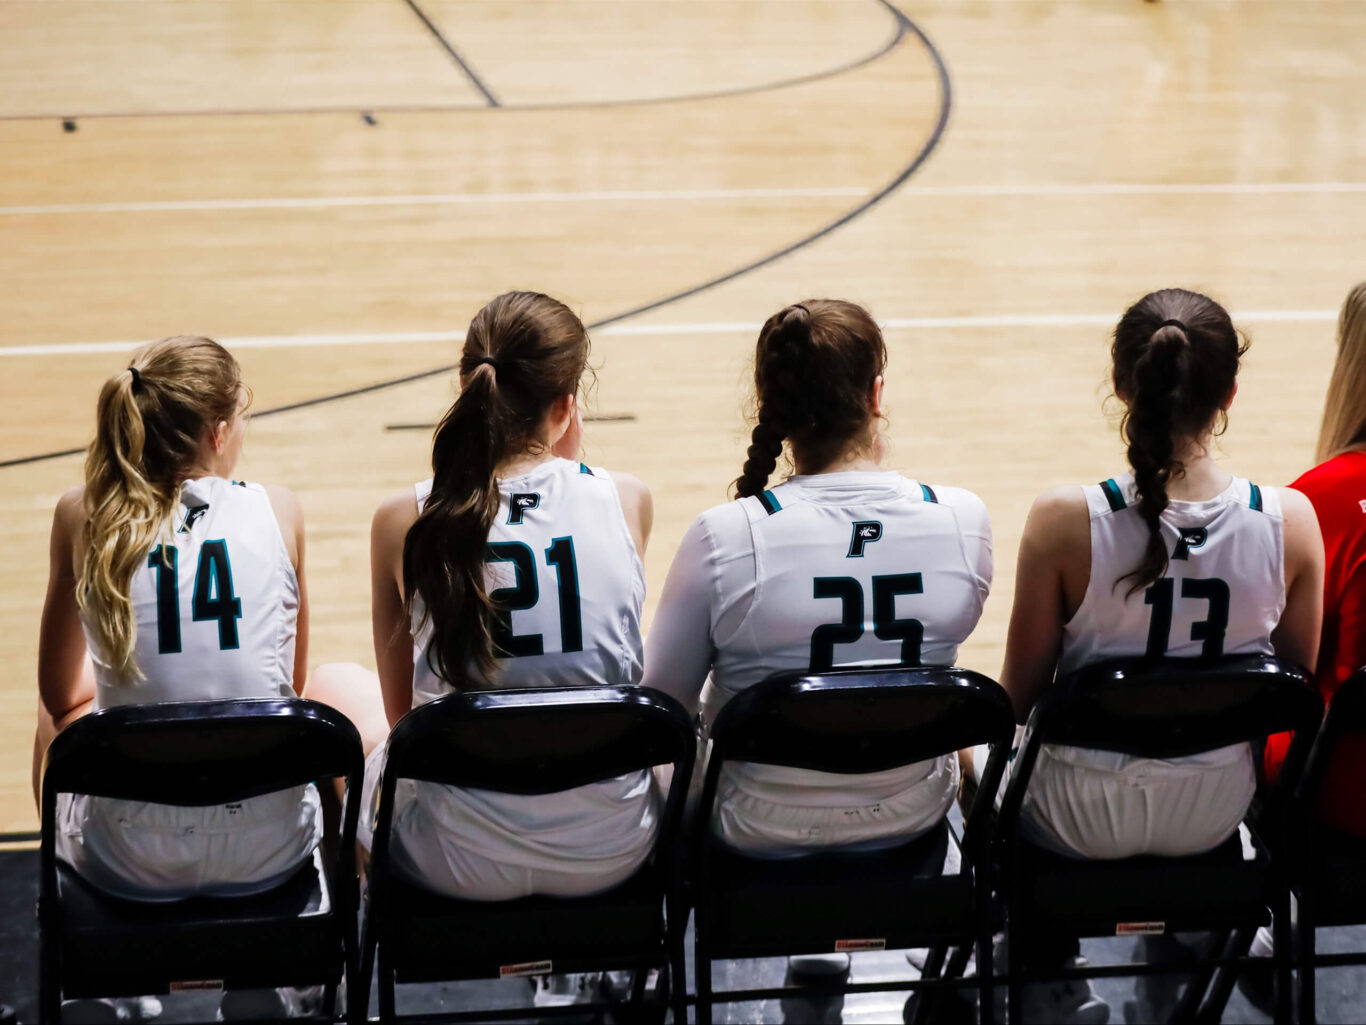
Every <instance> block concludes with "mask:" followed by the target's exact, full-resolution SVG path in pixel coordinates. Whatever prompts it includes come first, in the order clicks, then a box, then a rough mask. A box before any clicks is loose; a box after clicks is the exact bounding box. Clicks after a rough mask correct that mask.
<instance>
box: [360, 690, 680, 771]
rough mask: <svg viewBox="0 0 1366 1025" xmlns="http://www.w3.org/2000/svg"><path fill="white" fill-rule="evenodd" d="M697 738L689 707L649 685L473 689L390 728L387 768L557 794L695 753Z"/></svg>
mask: <svg viewBox="0 0 1366 1025" xmlns="http://www.w3.org/2000/svg"><path fill="white" fill-rule="evenodd" d="M692 744H693V729H692V721H691V719H690V718H689V717H688V714H687V713H686V712H684V711H683V709H682V707H681V706H680V705H679V704H678V703H677V702H676V701H674V700H673V699H672V698H670V697H669V696H668V695H666V694H661V693H659V692H657V691H653V690H647V689H645V688H642V687H591V688H563V687H561V688H544V689H535V690H489V691H474V692H467V693H463V694H448V695H446V696H444V697H441V698H438V699H437V700H435V701H431V702H429V703H427V704H425V705H422V706H421V707H419V708H415V709H413V711H411V712H409V713H408V714H407V715H406V716H404V717H403V720H402V721H401V722H400V723H399V724H398V725H397V726H395V727H394V731H393V733H392V734H391V735H390V738H389V750H388V761H387V762H386V765H385V777H386V781H388V780H390V779H418V780H427V781H429V782H433V783H445V784H449V785H451V786H460V787H476V788H479V789H482V790H494V791H498V792H501V793H508V794H548V793H555V792H557V791H561V790H569V789H571V788H573V787H578V786H583V785H585V784H588V783H594V782H597V781H599V780H604V779H610V778H612V777H614V776H620V775H623V774H625V773H627V772H632V771H635V770H639V769H643V768H648V767H650V766H653V765H669V764H677V763H680V762H681V761H683V760H684V759H685V757H686V760H687V761H688V762H689V763H691V752H692ZM386 790H387V787H386Z"/></svg>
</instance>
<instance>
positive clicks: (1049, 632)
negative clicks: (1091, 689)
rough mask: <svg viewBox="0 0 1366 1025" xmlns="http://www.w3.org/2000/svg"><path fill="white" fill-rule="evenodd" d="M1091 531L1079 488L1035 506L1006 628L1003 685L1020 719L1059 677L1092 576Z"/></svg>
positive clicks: (1051, 494)
mask: <svg viewBox="0 0 1366 1025" xmlns="http://www.w3.org/2000/svg"><path fill="white" fill-rule="evenodd" d="M1090 564H1091V534H1090V517H1089V514H1088V513H1087V510H1086V498H1085V496H1084V494H1083V493H1082V491H1081V490H1080V489H1079V488H1060V489H1058V490H1056V491H1050V492H1048V493H1047V494H1044V495H1040V496H1039V497H1038V498H1037V499H1036V500H1035V502H1034V506H1033V508H1031V509H1030V510H1029V518H1028V519H1027V520H1026V521H1025V527H1024V534H1023V536H1022V537H1021V539H1020V555H1019V560H1018V562H1017V564H1016V568H1015V601H1014V604H1013V605H1012V606H1011V609H1010V629H1009V631H1008V633H1007V634H1006V656H1005V665H1004V666H1003V667H1002V669H1001V686H1002V687H1003V688H1004V689H1005V692H1006V693H1007V694H1008V695H1010V702H1011V704H1012V705H1013V706H1014V708H1015V718H1016V721H1017V722H1024V721H1025V720H1026V719H1027V718H1028V717H1029V711H1030V709H1031V708H1033V707H1034V702H1036V701H1037V700H1038V699H1039V696H1040V695H1041V694H1043V692H1044V690H1045V689H1046V688H1047V687H1048V685H1049V684H1051V683H1052V682H1053V675H1054V673H1055V672H1056V671H1057V666H1058V654H1059V652H1060V651H1061V648H1062V628H1063V625H1064V624H1065V623H1066V622H1067V621H1068V619H1070V618H1071V617H1072V614H1073V613H1075V612H1076V609H1077V606H1078V605H1080V604H1081V597H1082V595H1084V594H1085V593H1086V580H1087V578H1089V576H1090Z"/></svg>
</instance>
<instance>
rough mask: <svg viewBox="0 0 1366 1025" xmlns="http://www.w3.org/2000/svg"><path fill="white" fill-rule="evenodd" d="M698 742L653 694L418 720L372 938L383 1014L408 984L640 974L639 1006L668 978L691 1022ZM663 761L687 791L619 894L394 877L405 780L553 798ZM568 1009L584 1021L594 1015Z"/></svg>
mask: <svg viewBox="0 0 1366 1025" xmlns="http://www.w3.org/2000/svg"><path fill="white" fill-rule="evenodd" d="M696 743H697V741H696V733H695V731H694V729H693V723H692V720H691V718H690V717H689V716H688V714H687V713H686V712H684V711H683V709H682V707H681V706H679V704H678V703H677V702H676V701H674V700H673V699H672V698H670V697H669V696H668V695H666V694H661V693H658V692H657V691H653V690H647V689H645V688H641V687H601V688H572V689H566V688H553V689H551V688H547V689H537V690H498V691H477V692H471V693H465V694H451V695H448V696H446V697H442V698H439V699H437V700H436V701H432V702H430V703H429V704H426V705H423V706H421V707H420V708H415V709H414V710H413V711H411V712H410V713H408V714H407V715H406V716H404V717H403V720H402V721H401V722H399V724H398V725H397V726H395V727H394V730H393V732H392V733H391V734H390V736H389V750H388V760H387V762H386V765H385V769H384V782H383V786H382V788H381V793H380V799H379V815H378V821H377V822H376V825H375V840H374V847H373V850H372V851H371V861H370V870H369V898H368V908H367V916H366V923H365V929H364V933H363V939H362V949H363V951H364V963H363V965H362V969H361V975H362V978H364V979H365V980H369V978H370V965H371V963H372V961H373V959H374V958H375V957H376V956H377V957H378V963H379V976H378V984H379V1014H380V1020H381V1021H384V1022H389V1021H394V1020H395V986H396V984H399V983H411V982H435V981H440V980H457V979H480V978H490V977H491V978H499V977H507V976H515V975H545V974H550V973H552V972H553V973H556V974H559V973H565V972H597V971H617V970H629V971H634V972H635V973H636V981H635V985H634V987H633V991H632V994H631V1002H632V1003H633V1004H639V1003H640V1002H641V1001H642V1000H643V998H644V995H645V989H646V979H647V977H648V973H650V972H651V970H658V971H659V972H660V975H659V978H660V981H661V986H660V988H659V992H660V993H661V994H662V993H666V992H669V990H670V987H671V988H672V997H671V999H672V1002H673V1006H674V1020H675V1021H679V1022H682V1021H685V1020H686V1018H685V1017H684V1003H683V1000H684V996H683V989H684V979H685V975H684V961H683V935H684V930H685V929H686V927H687V911H686V905H685V902H684V899H683V891H682V888H683V879H682V871H683V865H682V859H681V857H680V856H679V852H678V846H679V845H678V843H677V839H678V835H679V827H680V823H681V820H682V814H683V804H684V800H685V798H686V795H687V789H688V780H689V778H690V776H691V773H692V764H693V756H694V753H695V750H696ZM656 765H671V766H672V767H673V784H672V786H670V788H669V794H668V798H667V800H666V801H665V803H664V807H663V811H662V812H661V814H660V817H659V827H658V831H657V833H656V835H655V841H654V848H653V851H652V852H651V855H650V857H649V859H648V860H647V861H646V862H645V864H644V865H643V866H642V867H641V868H640V870H639V871H637V872H636V873H635V874H634V875H633V876H632V877H631V878H630V879H628V880H626V881H625V882H624V883H621V884H620V885H618V886H616V887H614V888H612V889H611V890H608V891H607V892H605V893H599V894H595V895H592V896H588V897H546V896H532V897H524V898H520V899H517V900H506V901H479V900H456V899H453V898H450V897H445V896H440V895H437V894H434V893H432V892H431V891H430V890H427V889H426V888H424V887H423V886H421V885H420V884H417V883H414V882H412V881H410V880H408V879H406V878H404V877H403V876H401V875H400V874H398V873H396V872H395V871H394V868H393V863H392V858H391V852H390V843H391V841H390V836H389V833H390V828H391V826H392V822H393V813H394V791H395V787H396V785H397V782H398V781H399V780H400V779H413V780H425V781H428V782H431V783H443V784H446V785H449V786H458V787H466V788H477V789H481V790H493V791H497V792H499V793H506V794H550V793H557V792H560V791H564V790H569V789H572V788H574V787H580V786H584V785H586V784H589V783H595V782H598V781H600V780H605V779H610V778H613V777H616V776H621V775H625V774H626V773H630V772H637V771H641V770H645V771H649V770H650V769H651V767H653V766H656ZM362 999H364V996H363V995H362ZM637 1009H639V1008H637ZM546 1010H547V1009H544V1008H538V1009H537V1012H536V1013H537V1014H538V1015H543V1014H544V1013H545V1011H546ZM561 1010H565V1011H568V1012H579V1013H582V1011H583V1007H582V1005H580V1006H576V1007H570V1008H562V1009H561ZM659 1013H660V1016H661V1017H662V1014H663V1008H662V1007H661V1008H659ZM526 1015H527V1008H525V1007H513V1008H502V1009H498V1010H484V1011H478V1010H471V1011H465V1012H457V1013H452V1014H446V1015H441V1016H439V1018H438V1019H433V1018H432V1016H430V1015H423V1020H424V1021H431V1020H442V1021H469V1020H480V1021H490V1020H500V1019H506V1018H519V1017H520V1018H525V1017H526Z"/></svg>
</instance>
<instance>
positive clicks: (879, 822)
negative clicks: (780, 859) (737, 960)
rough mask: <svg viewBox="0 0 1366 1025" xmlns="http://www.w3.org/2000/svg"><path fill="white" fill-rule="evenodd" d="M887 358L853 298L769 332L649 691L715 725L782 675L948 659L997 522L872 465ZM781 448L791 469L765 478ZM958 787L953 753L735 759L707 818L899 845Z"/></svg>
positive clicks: (728, 836) (972, 606) (796, 309)
mask: <svg viewBox="0 0 1366 1025" xmlns="http://www.w3.org/2000/svg"><path fill="white" fill-rule="evenodd" d="M886 362H887V350H886V346H885V345H884V343H883V340H882V333H881V331H880V330H879V329H878V326H877V323H876V322H875V321H874V320H873V319H872V317H871V316H869V314H868V312H867V311H866V310H864V309H863V308H862V307H859V306H856V305H854V304H853V303H847V302H840V301H835V300H810V301H807V302H804V303H799V304H797V305H795V306H789V307H788V308H786V309H784V310H782V311H781V312H779V313H777V314H775V315H774V316H773V317H770V318H769V320H768V322H767V323H766V324H764V327H763V330H762V331H761V332H760V335H759V342H758V348H757V351H756V354H755V368H754V384H755V392H756V395H757V399H758V422H757V423H756V425H755V427H754V433H753V443H752V444H751V445H750V448H749V455H748V459H747V461H746V462H745V467H744V473H743V474H742V475H741V477H740V478H739V479H738V480H737V481H736V482H735V490H736V493H737V498H738V500H737V501H734V502H730V503H728V504H726V505H720V506H717V507H716V508H714V509H710V510H708V511H707V512H705V513H703V514H702V515H701V516H699V517H698V519H697V520H696V521H695V522H694V523H693V525H692V527H691V528H689V530H688V532H687V534H686V535H685V536H684V538H683V542H682V544H681V545H680V547H679V550H678V554H677V555H676V556H675V557H674V561H673V565H672V566H671V567H670V569H669V576H668V580H667V581H666V583H665V585H664V592H663V595H662V597H661V599H660V603H659V609H658V612H657V613H656V615H655V620H654V626H653V628H652V630H651V631H650V636H649V639H648V642H647V645H646V658H645V683H646V685H647V686H651V687H655V688H658V689H659V690H663V691H666V692H668V693H671V694H672V695H674V697H676V698H678V699H679V700H680V701H682V702H683V703H684V704H685V705H686V706H689V707H698V706H699V705H701V706H702V707H703V713H704V719H705V720H706V721H707V722H710V721H711V720H712V718H713V717H714V716H715V713H716V711H717V710H718V709H719V708H720V707H721V706H722V705H724V704H725V702H726V701H727V700H729V699H730V698H731V697H733V696H735V695H736V694H737V693H739V692H740V691H742V690H744V689H745V688H746V687H751V686H753V685H754V684H756V683H758V682H760V681H761V680H764V679H766V678H767V677H769V676H771V675H773V674H774V673H777V672H781V671H783V670H792V669H800V670H811V671H813V672H820V671H822V670H828V669H831V668H833V667H835V666H850V665H878V664H881V665H905V666H915V665H952V664H953V662H954V659H955V658H956V657H957V654H958V646H959V645H960V644H961V643H962V642H963V640H964V639H965V638H966V637H967V636H968V634H969V633H971V632H972V629H973V627H974V626H975V625H976V624H977V620H978V617H979V616H980V615H981V612H982V604H983V602H984V601H985V599H986V596H987V590H988V588H989V587H990V583H991V571H992V563H991V529H990V525H989V523H988V520H987V514H986V509H985V508H984V507H983V505H982V502H981V501H980V500H979V499H978V498H977V496H976V495H973V494H972V493H970V492H967V491H963V490H961V489H959V488H950V487H941V486H939V485H933V486H930V485H924V484H920V483H918V482H916V481H914V480H908V479H907V478H905V477H903V476H901V475H900V474H898V473H895V472H890V471H884V470H881V469H880V468H879V462H880V459H881V456H882V451H883V442H882V439H881V437H880V435H879V432H878V427H879V424H880V422H881V417H882V384H883V379H882V373H883V369H884V367H885V366H886ZM784 441H788V442H790V444H791V450H792V462H793V465H794V468H795V470H796V474H795V475H794V476H791V477H788V478H787V479H786V480H785V481H784V482H782V483H780V484H777V485H775V486H774V487H772V488H769V486H768V479H769V477H770V475H771V474H772V473H773V470H774V469H775V467H776V465H777V461H778V458H779V457H780V456H781V455H782V452H783V443H784ZM708 673H710V686H709V687H708V688H707V691H706V697H705V698H703V697H702V696H701V695H702V692H703V683H704V681H706V680H707V678H708ZM957 788H958V763H957V758H956V757H954V756H952V755H950V756H948V757H945V758H940V759H936V760H933V761H930V762H924V763H919V764H915V765H910V766H904V767H900V768H897V769H892V770H888V771H884V772H877V773H870V774H866V775H857V776H848V775H833V774H829V773H820V772H812V771H808V770H797V769H786V768H779V767H774V766H760V765H733V766H727V768H726V771H725V772H724V773H723V775H722V777H721V781H720V786H719V790H718V812H717V816H716V819H715V821H714V822H713V824H712V826H713V828H714V829H715V830H716V831H717V833H718V834H719V835H720V836H721V837H723V838H724V839H725V840H726V841H727V842H728V843H729V844H731V845H732V846H735V847H738V848H741V849H744V850H748V851H751V852H758V853H771V854H783V853H791V852H793V851H796V850H800V849H803V848H806V849H809V848H811V847H818V846H826V845H833V844H843V845H851V844H865V845H878V844H893V843H899V842H902V841H904V840H906V839H909V838H911V837H914V836H916V835H918V834H920V833H923V832H925V831H926V830H928V829H929V828H931V827H932V826H934V825H935V824H936V823H938V822H939V820H940V819H941V818H942V817H943V816H944V814H945V813H946V812H947V810H948V808H949V805H950V803H951V802H952V800H953V797H954V795H955V793H956V792H957Z"/></svg>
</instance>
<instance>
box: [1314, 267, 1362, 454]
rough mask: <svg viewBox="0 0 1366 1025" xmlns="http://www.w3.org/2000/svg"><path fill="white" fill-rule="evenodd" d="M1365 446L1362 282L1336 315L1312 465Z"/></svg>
mask: <svg viewBox="0 0 1366 1025" xmlns="http://www.w3.org/2000/svg"><path fill="white" fill-rule="evenodd" d="M1363 445H1366V281H1364V282H1362V283H1361V284H1359V285H1357V286H1356V287H1355V288H1353V289H1352V290H1351V291H1350V292H1349V293H1348V294H1347V301H1346V302H1344V303H1343V304H1342V313H1341V314H1340V315H1339V316H1338V355H1337V361H1336V362H1335V363H1334V364H1333V376H1332V378H1331V379H1330V380H1329V382H1328V397H1327V399H1326V400H1325V402H1324V406H1323V424H1322V426H1321V427H1320V429H1319V447H1318V451H1317V453H1316V454H1315V457H1314V461H1315V462H1316V463H1322V462H1326V461H1327V460H1329V459H1332V458H1333V457H1334V456H1336V455H1340V454H1341V453H1343V452H1346V451H1348V450H1349V449H1354V448H1361V447H1362V446H1363Z"/></svg>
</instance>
